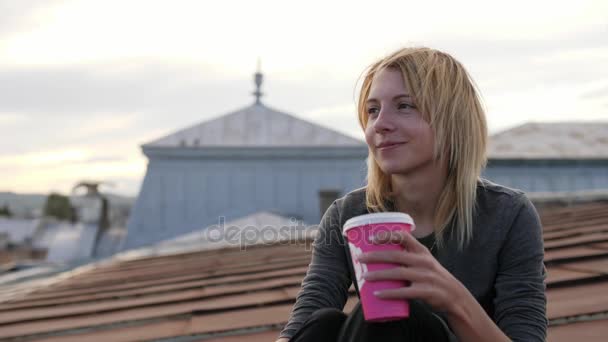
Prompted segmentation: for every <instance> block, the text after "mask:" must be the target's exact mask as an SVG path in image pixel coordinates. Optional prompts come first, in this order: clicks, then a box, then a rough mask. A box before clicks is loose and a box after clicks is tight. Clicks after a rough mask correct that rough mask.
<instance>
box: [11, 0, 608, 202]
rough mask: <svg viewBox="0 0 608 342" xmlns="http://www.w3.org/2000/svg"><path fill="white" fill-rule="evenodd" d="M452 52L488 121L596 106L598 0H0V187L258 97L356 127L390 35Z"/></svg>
mask: <svg viewBox="0 0 608 342" xmlns="http://www.w3.org/2000/svg"><path fill="white" fill-rule="evenodd" d="M421 45H422V46H428V47H432V48H436V49H439V50H443V51H445V52H448V53H450V54H451V55H452V56H454V57H455V58H456V59H458V60H459V61H461V62H462V63H463V64H464V65H465V67H466V68H467V69H468V71H469V73H470V74H471V76H472V78H473V79H474V81H475V82H476V84H477V85H478V87H479V89H480V90H481V95H482V98H483V102H484V105H485V108H486V113H487V118H488V123H489V128H490V133H495V132H498V131H500V130H504V129H508V128H510V127H513V126H516V125H519V124H522V123H525V122H528V121H536V122H544V121H552V122H555V121H597V120H602V121H605V120H608V1H604V0H597V1H585V0H579V1H555V0H553V1H544V0H543V1H540V0H539V1H530V0H526V1H519V0H512V1H484V0H482V1H472V0H471V1H466V0H461V1H420V2H410V1H383V0H374V1H354V0H351V1H327V0H324V1H317V0H308V1H299V2H294V1H285V0H283V1H263V0H259V1H250V0H243V1H236V0H233V1H230V0H223V1H205V0H199V1H185V0H171V1H168V0H167V1H154V0H141V1H140V0H116V1H115V0H82V1H67V0H66V1H62V0H58V1H53V0H0V191H14V192H22V193H32V192H42V193H47V192H51V191H57V192H62V193H68V192H69V191H70V189H71V187H72V186H73V185H75V184H76V182H78V181H80V180H83V179H87V180H99V181H106V182H109V183H111V186H108V187H107V188H106V189H107V190H108V191H111V192H114V193H119V194H124V195H129V196H136V195H137V193H138V191H139V187H140V184H141V181H142V180H143V176H144V175H145V172H146V165H147V159H146V158H145V156H143V154H142V153H141V148H140V146H141V144H143V143H146V142H149V141H152V140H154V139H156V138H159V137H161V136H164V135H167V134H170V133H172V132H174V131H176V130H178V129H181V128H185V127H188V126H191V125H194V124H197V123H199V122H202V121H206V120H209V119H211V118H215V117H218V116H221V115H223V114H225V113H228V112H230V111H233V110H236V109H239V108H242V107H245V106H248V105H250V104H251V103H252V102H253V100H254V99H253V97H252V95H251V92H252V91H253V90H254V84H253V73H254V72H255V70H256V66H257V61H258V59H259V60H260V61H261V69H262V72H263V74H264V83H263V85H262V91H263V92H264V93H265V96H264V97H263V99H262V101H263V102H264V103H265V104H267V105H268V106H270V107H273V108H275V109H279V110H281V111H284V112H287V113H290V114H293V115H295V116H297V117H299V118H302V119H305V120H309V121H312V122H315V123H318V124H320V125H324V126H327V127H331V128H333V129H336V130H338V131H340V132H343V133H345V134H348V135H350V136H353V137H358V138H362V137H363V134H362V132H361V130H360V128H359V126H358V123H357V119H356V114H355V103H356V102H355V97H356V86H357V81H358V79H359V77H360V75H361V73H362V71H363V70H364V69H365V67H366V66H368V65H369V64H370V63H372V62H373V61H374V60H376V59H378V58H380V57H382V56H384V55H386V54H388V53H390V52H391V51H393V50H395V49H397V48H399V47H402V46H421Z"/></svg>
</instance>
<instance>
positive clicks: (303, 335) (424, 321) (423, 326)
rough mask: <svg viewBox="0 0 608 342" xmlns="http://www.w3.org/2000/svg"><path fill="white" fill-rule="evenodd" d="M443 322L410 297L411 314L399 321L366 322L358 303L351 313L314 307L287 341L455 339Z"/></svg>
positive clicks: (415, 340) (352, 341)
mask: <svg viewBox="0 0 608 342" xmlns="http://www.w3.org/2000/svg"><path fill="white" fill-rule="evenodd" d="M448 331H449V329H448V328H447V325H446V324H445V322H444V321H443V320H442V319H441V318H440V317H439V316H437V315H435V314H434V313H433V312H431V310H430V309H429V307H428V306H426V305H425V304H423V303H422V302H419V301H410V317H409V318H408V319H403V320H399V321H391V322H381V323H368V322H366V321H365V319H364V318H363V310H362V308H361V304H360V303H359V304H357V306H356V307H355V308H354V309H353V311H352V312H351V313H350V315H348V316H347V315H346V314H345V313H344V312H342V311H341V310H338V309H321V310H318V311H315V312H314V313H313V314H312V315H311V316H310V318H308V320H307V321H306V322H305V323H304V325H303V326H302V328H301V329H300V330H298V331H297V332H296V334H295V335H294V336H293V337H292V338H291V339H290V340H289V341H290V342H368V341H386V342H391V341H395V342H396V341H399V342H405V341H409V342H419V341H433V342H435V341H437V342H443V341H446V342H448V341H454V340H455V339H454V335H453V334H452V333H450V332H448Z"/></svg>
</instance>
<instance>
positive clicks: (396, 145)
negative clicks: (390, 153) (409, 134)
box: [378, 143, 405, 151]
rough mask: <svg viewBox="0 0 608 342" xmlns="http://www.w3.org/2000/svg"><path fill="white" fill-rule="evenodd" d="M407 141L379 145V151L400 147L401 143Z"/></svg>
mask: <svg viewBox="0 0 608 342" xmlns="http://www.w3.org/2000/svg"><path fill="white" fill-rule="evenodd" d="M403 144H405V143H391V144H386V145H382V146H381V147H378V150H379V151H387V150H391V149H393V148H396V147H399V146H401V145H403Z"/></svg>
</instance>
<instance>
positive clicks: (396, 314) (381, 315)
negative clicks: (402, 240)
mask: <svg viewBox="0 0 608 342" xmlns="http://www.w3.org/2000/svg"><path fill="white" fill-rule="evenodd" d="M414 229H415V226H414V220H413V219H412V218H411V217H410V216H409V215H407V214H404V213H399V212H384V213H374V214H366V215H360V216H355V217H353V218H351V219H349V220H348V221H346V223H345V224H344V229H343V234H344V236H345V237H346V240H347V241H348V247H349V250H350V254H351V259H352V261H353V268H354V270H355V276H356V277H357V285H358V287H359V295H360V297H361V298H360V299H361V305H362V306H363V316H364V317H365V320H366V321H368V322H386V321H394V320H399V319H403V318H407V317H409V316H410V305H409V302H408V301H407V300H403V299H381V298H378V297H376V296H375V295H374V292H375V291H378V290H384V289H396V288H401V287H405V286H408V285H409V282H406V281H397V280H379V281H369V280H365V279H363V277H362V275H363V273H364V272H367V271H378V270H384V269H388V268H393V267H397V265H395V264H385V263H370V264H364V263H360V262H359V261H358V256H359V255H360V254H361V253H367V252H371V251H387V250H400V251H403V250H404V248H403V246H402V245H400V244H396V243H386V244H373V243H372V242H371V240H370V238H371V237H372V236H374V235H376V234H379V233H380V234H383V233H384V234H387V233H388V232H391V231H404V232H408V233H411V232H412V231H413V230H414Z"/></svg>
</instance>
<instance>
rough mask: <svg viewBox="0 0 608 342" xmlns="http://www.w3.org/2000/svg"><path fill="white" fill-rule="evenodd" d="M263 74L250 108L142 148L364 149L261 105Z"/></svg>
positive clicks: (256, 78) (356, 141) (341, 136)
mask: <svg viewBox="0 0 608 342" xmlns="http://www.w3.org/2000/svg"><path fill="white" fill-rule="evenodd" d="M262 81H263V75H262V73H261V71H260V66H259V61H258V71H257V72H256V73H255V74H254V83H255V86H256V88H255V91H254V92H253V93H252V94H253V95H254V97H255V102H254V103H253V104H252V105H251V106H247V107H245V108H242V109H239V110H237V111H234V112H231V113H228V114H226V115H222V116H220V117H217V118H215V119H211V120H208V121H204V122H201V123H199V124H196V125H194V126H191V127H188V128H184V129H181V130H179V131H177V132H175V133H172V134H169V135H167V136H165V137H162V138H160V139H157V140H154V141H152V142H149V143H147V144H144V147H189V148H196V147H287V146H289V147H321V146H333V147H335V146H339V147H342V146H364V145H365V143H364V142H363V141H361V140H359V139H355V138H353V137H349V136H347V135H345V134H342V133H340V132H337V131H335V130H333V129H330V128H327V127H322V126H319V125H317V124H314V123H312V122H308V121H306V120H302V119H299V118H297V117H295V116H293V115H291V114H287V113H284V112H281V111H278V110H275V109H273V108H270V107H268V106H266V105H265V104H263V103H262V101H261V97H262V95H263V93H262V91H261V85H262Z"/></svg>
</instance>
